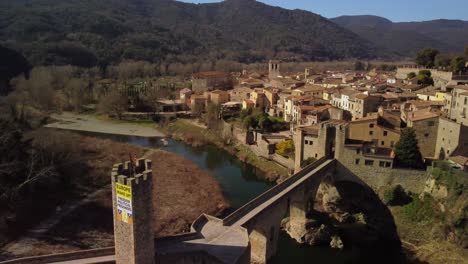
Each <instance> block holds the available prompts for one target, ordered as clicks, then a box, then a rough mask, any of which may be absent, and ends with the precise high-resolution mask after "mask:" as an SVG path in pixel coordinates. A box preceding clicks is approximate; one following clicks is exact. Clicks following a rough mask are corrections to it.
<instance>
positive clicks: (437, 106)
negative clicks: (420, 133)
mask: <svg viewBox="0 0 468 264" xmlns="http://www.w3.org/2000/svg"><path fill="white" fill-rule="evenodd" d="M443 107H444V102H440V101H408V102H405V103H403V104H401V106H400V111H401V120H403V122H405V123H407V122H408V121H407V119H408V116H410V115H412V114H413V115H414V113H413V112H415V111H419V112H418V113H416V114H420V113H424V112H428V111H433V112H440V111H441V110H442V108H443Z"/></svg>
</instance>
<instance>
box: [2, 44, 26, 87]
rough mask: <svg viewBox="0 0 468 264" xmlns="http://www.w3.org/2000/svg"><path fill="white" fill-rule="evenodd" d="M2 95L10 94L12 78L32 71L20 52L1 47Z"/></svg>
mask: <svg viewBox="0 0 468 264" xmlns="http://www.w3.org/2000/svg"><path fill="white" fill-rule="evenodd" d="M0 58H1V60H0V95H3V94H4V93H7V92H8V88H9V87H8V82H9V81H10V79H11V78H13V77H15V76H17V75H19V74H21V73H27V72H28V71H29V69H30V67H31V66H30V65H29V63H28V61H27V60H26V59H25V58H24V57H23V56H22V55H21V54H19V53H18V52H16V51H14V50H12V49H8V48H5V47H2V46H0Z"/></svg>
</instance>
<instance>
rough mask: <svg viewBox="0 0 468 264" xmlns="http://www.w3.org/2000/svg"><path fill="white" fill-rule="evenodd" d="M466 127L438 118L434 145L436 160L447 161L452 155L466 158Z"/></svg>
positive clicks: (467, 139)
mask: <svg viewBox="0 0 468 264" xmlns="http://www.w3.org/2000/svg"><path fill="white" fill-rule="evenodd" d="M467 152H468V127H467V126H466V125H462V124H460V123H456V122H454V121H451V120H450V119H447V118H443V117H440V118H439V126H438V131H437V141H436V145H435V151H434V153H435V157H434V158H436V159H442V160H444V159H447V158H449V157H450V156H452V155H460V156H465V157H466V156H467V154H468V153H467Z"/></svg>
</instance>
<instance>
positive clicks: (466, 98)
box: [465, 97, 468, 105]
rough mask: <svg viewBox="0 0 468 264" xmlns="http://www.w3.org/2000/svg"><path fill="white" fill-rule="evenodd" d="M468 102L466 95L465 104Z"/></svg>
mask: <svg viewBox="0 0 468 264" xmlns="http://www.w3.org/2000/svg"><path fill="white" fill-rule="evenodd" d="M467 103H468V97H465V105H466V104H467Z"/></svg>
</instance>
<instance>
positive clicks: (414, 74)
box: [406, 72, 416, 80]
mask: <svg viewBox="0 0 468 264" xmlns="http://www.w3.org/2000/svg"><path fill="white" fill-rule="evenodd" d="M414 77H416V73H414V72H410V73H408V74H407V75H406V78H407V79H408V80H410V79H413V78H414Z"/></svg>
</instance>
